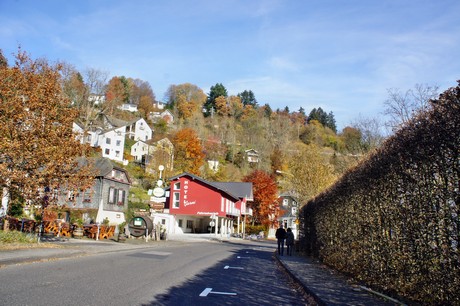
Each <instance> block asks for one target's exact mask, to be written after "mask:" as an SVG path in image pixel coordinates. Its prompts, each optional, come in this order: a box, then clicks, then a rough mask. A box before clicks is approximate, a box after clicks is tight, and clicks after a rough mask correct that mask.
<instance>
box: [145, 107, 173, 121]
mask: <svg viewBox="0 0 460 306" xmlns="http://www.w3.org/2000/svg"><path fill="white" fill-rule="evenodd" d="M149 119H150V120H152V121H153V122H158V120H160V119H163V120H164V121H166V123H167V124H172V123H173V122H174V115H173V114H172V113H171V112H170V111H169V110H165V111H163V112H151V113H150V114H149Z"/></svg>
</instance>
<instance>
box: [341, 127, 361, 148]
mask: <svg viewBox="0 0 460 306" xmlns="http://www.w3.org/2000/svg"><path fill="white" fill-rule="evenodd" d="M340 138H341V139H342V141H343V144H344V147H345V150H346V152H348V153H351V154H358V153H361V152H362V142H361V140H362V134H361V131H360V130H358V129H356V128H353V127H351V126H347V127H345V128H344V129H343V130H342V133H341V134H340Z"/></svg>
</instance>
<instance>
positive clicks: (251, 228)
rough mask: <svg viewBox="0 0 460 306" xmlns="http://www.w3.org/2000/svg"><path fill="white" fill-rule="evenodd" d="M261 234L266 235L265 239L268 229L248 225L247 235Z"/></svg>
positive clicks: (261, 226)
mask: <svg viewBox="0 0 460 306" xmlns="http://www.w3.org/2000/svg"><path fill="white" fill-rule="evenodd" d="M260 232H264V233H265V237H266V236H267V235H266V234H267V228H266V227H265V226H263V225H246V234H248V235H252V234H255V235H259V233H260Z"/></svg>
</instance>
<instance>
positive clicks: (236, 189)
mask: <svg viewBox="0 0 460 306" xmlns="http://www.w3.org/2000/svg"><path fill="white" fill-rule="evenodd" d="M214 184H215V185H217V186H220V188H221V189H223V190H227V191H229V192H231V193H232V194H234V195H236V196H237V197H239V198H246V199H247V200H248V201H253V200H254V196H253V194H252V183H246V182H244V183H240V182H215V183H214Z"/></svg>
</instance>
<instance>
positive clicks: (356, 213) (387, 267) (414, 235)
mask: <svg viewBox="0 0 460 306" xmlns="http://www.w3.org/2000/svg"><path fill="white" fill-rule="evenodd" d="M459 84H460V81H459ZM432 106H433V108H432V110H430V111H429V112H427V113H424V114H421V115H419V116H417V117H415V118H413V119H412V121H411V122H410V123H409V124H408V125H406V126H405V127H404V128H402V129H401V130H400V131H398V132H397V133H396V134H395V135H394V136H392V137H391V138H389V139H388V140H387V141H386V142H385V144H384V145H383V146H382V148H380V149H379V150H378V151H377V152H375V153H374V154H373V155H372V156H370V157H369V158H368V159H366V160H365V161H363V162H362V163H360V164H359V165H358V166H357V167H356V168H354V169H352V170H350V171H349V172H347V173H346V174H345V175H344V176H343V177H342V178H341V180H340V181H339V182H337V183H336V184H335V185H334V186H332V187H331V188H330V189H328V190H327V191H326V192H324V193H322V194H320V195H319V196H317V197H316V198H314V199H313V200H312V201H310V202H308V203H307V205H305V206H304V207H303V208H302V210H301V222H302V223H301V224H302V225H301V247H302V249H303V250H304V251H305V252H306V253H308V254H310V255H314V256H316V257H318V258H319V259H320V260H322V261H323V262H324V263H325V264H327V265H329V266H331V267H333V268H335V269H337V270H340V271H342V272H344V273H346V274H349V275H351V276H353V277H354V278H355V279H357V280H359V281H363V282H364V283H366V284H367V285H368V286H371V287H373V288H376V289H379V290H383V291H385V292H387V293H389V294H394V295H397V296H402V297H405V298H407V299H409V300H412V301H418V302H421V303H423V304H433V305H434V304H437V305H440V304H443V305H460V268H459V267H460V252H459V249H458V248H459V245H458V242H459V236H460V191H459V189H460V86H457V87H454V88H451V89H449V90H447V91H446V92H444V93H443V94H441V95H440V97H439V99H437V100H434V101H432Z"/></svg>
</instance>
